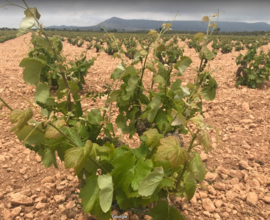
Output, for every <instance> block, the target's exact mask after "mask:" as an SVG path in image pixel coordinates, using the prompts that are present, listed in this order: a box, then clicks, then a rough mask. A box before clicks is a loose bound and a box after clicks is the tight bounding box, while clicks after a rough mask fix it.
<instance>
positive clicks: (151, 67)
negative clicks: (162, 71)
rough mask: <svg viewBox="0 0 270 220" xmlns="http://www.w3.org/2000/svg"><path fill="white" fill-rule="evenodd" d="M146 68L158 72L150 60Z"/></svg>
mask: <svg viewBox="0 0 270 220" xmlns="http://www.w3.org/2000/svg"><path fill="white" fill-rule="evenodd" d="M146 69H149V70H150V71H151V72H153V73H155V72H156V69H155V66H154V65H153V64H152V63H149V62H147V63H146Z"/></svg>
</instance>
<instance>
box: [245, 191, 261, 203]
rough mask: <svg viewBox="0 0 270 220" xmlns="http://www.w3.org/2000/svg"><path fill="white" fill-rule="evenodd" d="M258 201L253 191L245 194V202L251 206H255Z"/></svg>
mask: <svg viewBox="0 0 270 220" xmlns="http://www.w3.org/2000/svg"><path fill="white" fill-rule="evenodd" d="M257 202H258V196H257V194H256V193H255V192H249V193H248V194H247V204H248V205H251V206H255V205H256V204H257Z"/></svg>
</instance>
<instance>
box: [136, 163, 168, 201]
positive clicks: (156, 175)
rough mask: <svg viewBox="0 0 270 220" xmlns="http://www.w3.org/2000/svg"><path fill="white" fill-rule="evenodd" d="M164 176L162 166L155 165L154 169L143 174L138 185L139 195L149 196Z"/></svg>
mask: <svg viewBox="0 0 270 220" xmlns="http://www.w3.org/2000/svg"><path fill="white" fill-rule="evenodd" d="M163 176H164V171H163V168H162V167H155V169H154V171H153V172H151V173H149V174H148V175H147V176H145V177H144V178H143V180H142V182H141V184H140V186H139V189H138V193H139V194H140V195H141V196H151V195H152V194H153V193H154V191H155V190H156V188H157V187H158V185H159V184H160V182H161V181H162V179H163Z"/></svg>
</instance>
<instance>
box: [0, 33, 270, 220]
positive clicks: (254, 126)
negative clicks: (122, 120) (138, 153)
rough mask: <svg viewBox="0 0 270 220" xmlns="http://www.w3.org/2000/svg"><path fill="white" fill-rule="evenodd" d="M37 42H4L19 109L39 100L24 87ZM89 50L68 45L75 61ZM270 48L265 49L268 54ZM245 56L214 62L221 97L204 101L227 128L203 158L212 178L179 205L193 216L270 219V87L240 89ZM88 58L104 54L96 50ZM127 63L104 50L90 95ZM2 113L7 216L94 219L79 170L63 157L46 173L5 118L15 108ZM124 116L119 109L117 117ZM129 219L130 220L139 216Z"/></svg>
mask: <svg viewBox="0 0 270 220" xmlns="http://www.w3.org/2000/svg"><path fill="white" fill-rule="evenodd" d="M30 39H31V34H27V35H24V36H21V37H19V38H17V39H14V40H10V41H7V42H5V43H2V44H0V96H1V97H2V98H4V99H5V100H6V101H7V102H8V104H10V106H11V107H12V108H14V109H15V108H19V109H24V108H25V107H27V106H28V105H29V104H28V102H27V101H26V100H25V99H23V97H24V98H27V99H29V100H30V101H31V102H33V97H34V91H35V90H34V88H33V87H32V86H29V85H26V84H25V83H24V81H23V78H22V72H23V69H22V68H20V67H19V63H20V61H21V59H22V58H23V57H24V56H25V55H26V54H27V52H28V51H29V45H28V44H29V43H30ZM179 46H185V53H184V55H187V56H190V57H191V58H192V60H193V64H192V67H194V68H196V67H197V66H198V65H199V58H198V56H197V54H196V53H195V51H194V50H193V49H188V47H187V46H186V44H185V43H184V42H180V43H179ZM85 47H86V45H84V46H83V48H78V47H76V46H72V45H70V44H67V43H66V42H64V51H63V53H64V54H65V55H69V58H70V59H73V60H74V59H75V56H78V55H79V54H80V53H81V52H82V51H83V50H84V48H85ZM269 47H270V45H269V46H268V45H266V46H264V47H263V49H264V50H265V51H268V49H269ZM245 52H246V51H242V52H241V53H245ZM238 55H239V52H234V51H233V52H232V53H230V54H226V55H223V54H221V53H220V52H219V53H218V55H217V57H216V58H215V59H214V60H213V61H210V62H209V64H210V67H209V70H210V71H213V75H214V77H215V79H216V81H217V83H218V89H217V95H216V99H215V100H213V101H211V102H204V103H203V110H204V117H205V121H206V122H207V123H208V124H210V125H212V126H214V127H215V128H217V129H218V130H219V133H220V141H219V142H217V141H216V139H215V135H214V133H211V135H212V136H211V137H212V141H213V148H214V149H213V150H212V151H211V152H210V153H208V154H204V153H201V156H202V158H203V161H204V162H205V165H206V167H207V170H208V173H207V175H206V178H205V181H203V182H202V184H201V185H200V187H199V188H198V189H197V191H196V194H195V196H194V197H193V199H192V200H191V201H190V202H189V201H186V200H185V199H180V198H176V199H175V200H174V201H173V202H174V203H175V206H176V207H178V208H179V210H180V211H181V212H182V213H183V214H184V215H185V217H186V219H244V220H263V219H270V205H269V204H270V192H269V190H270V175H269V174H270V162H269V143H270V137H269V131H270V114H269V107H270V105H269V103H270V83H265V84H263V85H261V86H260V88H258V89H249V88H245V87H239V88H235V87H234V83H235V82H234V73H235V71H236V69H237V66H236V64H235V59H236V57H237V56H238ZM87 56H88V58H91V57H94V56H96V53H95V51H94V49H91V50H90V51H89V52H88V55H87ZM119 63H120V61H119V59H113V58H112V57H110V56H108V55H107V54H105V53H104V52H101V53H100V56H99V57H98V58H97V60H96V61H95V64H94V66H93V67H91V69H90V70H89V74H88V76H87V79H86V81H87V86H86V87H85V90H86V91H87V90H97V91H102V86H103V85H104V84H106V83H107V84H109V83H111V80H110V79H109V78H110V74H111V73H112V71H113V70H114V68H115V67H116V66H117V65H118V64H119ZM147 74H149V76H150V73H147ZM194 75H195V72H194V71H193V70H191V69H188V70H186V72H185V73H184V74H183V76H182V80H183V82H184V83H188V82H189V81H191V80H192V79H193V78H194ZM149 79H151V77H149ZM149 82H150V81H149V80H148V81H147V82H146V83H149ZM103 103H104V99H103V100H99V101H98V102H97V103H92V102H91V101H90V100H87V99H86V100H85V101H84V102H83V108H84V110H88V109H90V108H93V107H97V106H102V105H103ZM0 114H1V116H0V124H1V130H0V219H4V220H9V219H16V220H28V219H36V220H40V219H43V220H45V219H46V220H51V219H55V220H59V219H61V220H66V219H70V220H72V219H80V220H83V219H91V217H90V216H89V215H86V214H84V213H83V211H82V208H81V206H80V205H79V204H78V203H79V200H78V196H77V194H76V193H78V192H79V190H77V188H76V187H77V186H78V180H77V179H76V177H74V175H73V171H72V170H65V169H64V166H63V164H61V163H60V161H59V160H58V164H59V169H55V168H54V167H51V168H44V166H43V165H42V163H41V158H40V157H39V156H38V155H35V153H34V152H30V151H29V150H28V149H25V148H24V147H23V146H22V144H21V143H20V142H19V141H18V140H17V139H16V137H15V136H14V135H13V134H10V133H9V130H10V129H11V127H12V125H11V123H10V122H9V119H8V117H6V116H5V115H8V114H9V110H8V109H7V108H3V110H2V111H1V112H0ZM116 114H117V112H116V111H115V110H114V111H113V113H112V116H113V117H112V118H113V119H115V118H116ZM184 139H185V140H188V139H189V137H184ZM124 141H125V142H126V143H129V144H130V145H131V146H133V147H134V146H138V139H137V138H136V137H134V139H131V140H128V139H127V138H126V137H124ZM197 149H198V151H201V149H200V148H197ZM129 215H130V216H129V219H130V220H134V219H135V220H136V219H138V216H136V215H132V216H131V213H129Z"/></svg>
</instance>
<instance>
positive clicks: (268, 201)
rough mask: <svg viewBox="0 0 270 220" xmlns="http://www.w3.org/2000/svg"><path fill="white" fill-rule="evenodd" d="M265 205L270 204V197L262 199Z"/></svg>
mask: <svg viewBox="0 0 270 220" xmlns="http://www.w3.org/2000/svg"><path fill="white" fill-rule="evenodd" d="M262 200H263V201H264V202H265V203H270V196H265V197H263V199H262Z"/></svg>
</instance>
